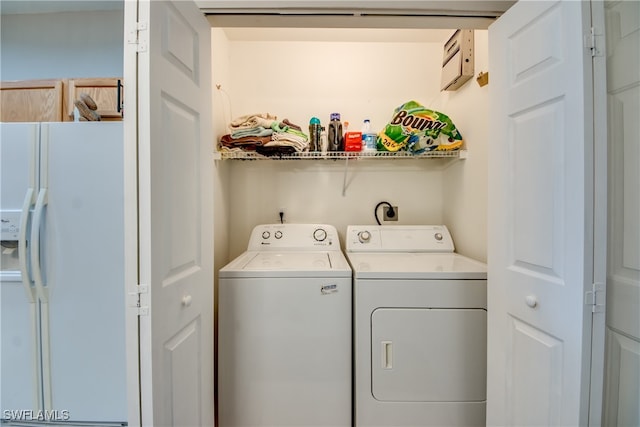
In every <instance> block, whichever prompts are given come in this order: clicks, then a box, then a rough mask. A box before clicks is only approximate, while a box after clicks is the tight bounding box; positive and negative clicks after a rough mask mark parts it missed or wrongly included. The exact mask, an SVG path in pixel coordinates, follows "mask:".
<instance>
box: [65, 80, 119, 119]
mask: <svg viewBox="0 0 640 427" xmlns="http://www.w3.org/2000/svg"><path fill="white" fill-rule="evenodd" d="M83 92H84V93H86V94H88V95H89V96H90V97H91V98H92V99H93V100H94V101H95V102H96V105H97V106H98V110H97V113H98V114H100V117H101V118H102V120H121V119H122V92H123V91H122V78H120V77H109V78H97V79H69V80H68V81H67V82H66V89H65V113H64V120H65V121H73V107H74V106H73V102H74V101H75V100H76V99H79V98H80V94H81V93H83Z"/></svg>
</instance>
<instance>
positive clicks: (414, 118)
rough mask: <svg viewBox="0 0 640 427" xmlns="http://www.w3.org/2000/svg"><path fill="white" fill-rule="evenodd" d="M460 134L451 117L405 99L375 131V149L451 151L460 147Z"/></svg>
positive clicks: (461, 141)
mask: <svg viewBox="0 0 640 427" xmlns="http://www.w3.org/2000/svg"><path fill="white" fill-rule="evenodd" d="M462 144H463V140H462V135H460V132H458V129H456V127H455V125H454V124H453V122H452V121H451V119H450V118H449V117H448V116H446V115H444V114H442V113H440V112H437V111H433V110H428V109H426V108H424V107H423V106H422V105H420V104H419V103H417V102H416V101H409V102H405V103H404V104H402V105H401V106H399V107H398V108H396V109H395V110H394V112H393V118H392V119H391V121H390V122H389V123H388V124H387V125H386V126H385V128H384V129H383V130H382V132H380V133H379V134H378V139H377V146H378V151H400V150H405V151H411V152H412V153H415V154H420V153H424V152H426V151H453V150H459V149H460V148H461V147H462Z"/></svg>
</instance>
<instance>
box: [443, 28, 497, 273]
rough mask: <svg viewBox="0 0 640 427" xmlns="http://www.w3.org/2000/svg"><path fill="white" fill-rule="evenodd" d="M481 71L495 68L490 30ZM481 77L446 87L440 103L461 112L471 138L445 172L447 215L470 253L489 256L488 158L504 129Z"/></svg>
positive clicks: (480, 54) (479, 55)
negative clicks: (497, 123) (497, 121)
mask: <svg viewBox="0 0 640 427" xmlns="http://www.w3.org/2000/svg"><path fill="white" fill-rule="evenodd" d="M474 38H475V54H476V55H475V70H476V71H475V74H476V76H477V75H478V74H479V73H480V71H484V72H487V71H488V70H489V63H488V59H489V58H488V49H487V47H488V31H487V30H476V31H475V33H474ZM475 80H476V79H475V77H474V78H472V79H471V80H470V81H469V82H467V83H466V84H465V85H464V86H463V87H461V88H460V89H458V90H457V91H455V92H443V93H442V96H440V97H439V98H438V99H437V100H436V101H435V102H434V107H436V108H442V110H443V111H453V112H455V122H454V123H455V124H456V126H458V129H460V130H461V132H462V137H463V138H464V140H465V141H466V146H467V153H468V158H467V159H466V160H464V161H462V162H453V163H451V165H450V167H449V168H447V170H446V171H445V173H444V176H443V184H444V187H443V195H444V199H443V218H444V222H445V223H446V224H447V226H448V227H449V231H451V234H452V236H453V239H454V242H455V244H456V250H457V251H458V252H459V253H461V254H464V255H466V256H469V257H472V258H476V259H478V260H481V261H484V262H486V260H487V247H486V241H487V159H488V153H489V142H490V141H489V138H490V137H491V135H492V134H494V133H496V132H500V131H501V129H499V128H496V127H495V125H494V126H492V125H491V122H490V120H491V112H490V111H488V108H487V106H488V105H489V86H484V87H480V86H479V85H478V84H477V82H476V81H475Z"/></svg>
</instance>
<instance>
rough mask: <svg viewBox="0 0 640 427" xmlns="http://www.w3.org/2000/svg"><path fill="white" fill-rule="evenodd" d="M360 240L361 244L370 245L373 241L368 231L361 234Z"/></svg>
mask: <svg viewBox="0 0 640 427" xmlns="http://www.w3.org/2000/svg"><path fill="white" fill-rule="evenodd" d="M358 240H360V243H368V242H369V241H370V240H371V233H370V232H368V231H367V230H365V231H361V232H359V233H358Z"/></svg>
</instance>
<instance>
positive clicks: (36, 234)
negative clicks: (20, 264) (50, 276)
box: [31, 188, 49, 302]
mask: <svg viewBox="0 0 640 427" xmlns="http://www.w3.org/2000/svg"><path fill="white" fill-rule="evenodd" d="M46 204H47V189H46V188H41V189H40V192H39V193H38V200H37V201H36V207H35V209H34V213H33V222H32V223H31V270H32V272H33V282H34V283H35V285H36V292H37V294H38V297H39V298H40V301H41V302H48V301H49V296H48V295H47V289H46V288H45V286H44V281H43V280H42V266H41V263H40V226H41V225H42V214H43V212H44V207H45V206H46Z"/></svg>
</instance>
